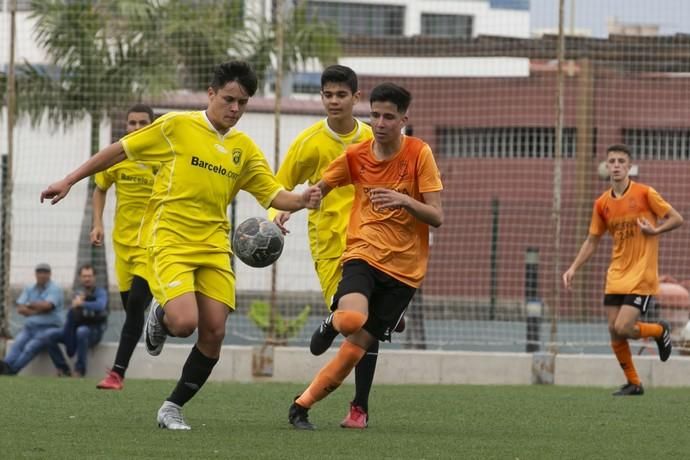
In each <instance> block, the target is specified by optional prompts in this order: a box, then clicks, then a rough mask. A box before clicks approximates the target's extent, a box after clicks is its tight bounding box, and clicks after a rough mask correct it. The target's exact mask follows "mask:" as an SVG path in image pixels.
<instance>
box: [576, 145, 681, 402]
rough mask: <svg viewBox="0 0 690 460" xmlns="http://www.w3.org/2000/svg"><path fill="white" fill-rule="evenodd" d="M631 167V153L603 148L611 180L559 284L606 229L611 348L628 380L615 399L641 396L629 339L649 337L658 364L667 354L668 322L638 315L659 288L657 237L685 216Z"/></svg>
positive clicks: (606, 302) (606, 299) (623, 147)
mask: <svg viewBox="0 0 690 460" xmlns="http://www.w3.org/2000/svg"><path fill="white" fill-rule="evenodd" d="M631 165H632V161H631V153H630V149H629V148H628V147H627V146H626V145H622V144H617V145H612V146H610V147H609V148H608V149H607V151H606V169H607V171H608V173H609V176H610V178H611V188H609V189H608V190H607V191H605V192H604V193H603V194H602V195H601V196H600V197H599V198H598V199H597V200H596V201H595V202H594V209H593V210H592V221H591V224H590V226H589V236H588V237H587V239H586V240H585V242H584V243H583V244H582V247H581V248H580V251H579V252H578V254H577V256H576V257H575V260H574V261H573V263H572V265H571V266H570V268H568V270H567V271H566V272H565V273H564V274H563V284H564V285H565V287H566V288H567V289H570V286H571V284H572V280H573V277H574V276H575V272H576V271H577V269H578V268H580V266H582V264H584V263H585V262H586V261H587V260H588V259H589V258H590V257H591V256H592V254H594V251H595V250H596V248H597V246H598V245H599V241H600V239H601V236H602V235H603V234H604V233H606V232H607V231H608V232H609V233H610V234H611V237H612V238H613V248H612V251H611V264H610V265H609V269H608V272H607V274H606V290H605V295H604V307H605V309H606V314H607V317H608V327H609V335H610V336H611V348H612V349H613V352H614V354H615V355H616V358H617V359H618V362H619V363H620V365H621V368H623V372H624V373H625V377H626V378H627V380H628V382H627V383H626V384H625V385H623V386H622V387H621V388H620V389H619V390H618V391H616V392H615V393H613V395H614V396H635V395H642V394H643V393H644V389H643V388H642V382H641V381H640V376H639V375H638V374H637V370H636V369H635V365H634V364H633V360H632V353H631V352H630V345H629V344H628V340H629V339H639V338H643V337H653V338H654V339H655V340H656V343H657V346H658V347H659V358H660V359H661V361H666V360H667V359H668V358H669V356H671V347H672V344H671V328H670V326H669V324H668V322H666V321H659V323H647V322H642V321H640V316H641V315H642V314H643V313H646V312H647V309H648V308H649V307H650V305H651V304H652V296H654V295H656V293H657V291H658V289H659V275H658V259H659V255H658V254H659V237H658V235H661V234H662V233H665V232H668V231H671V230H673V229H674V228H677V227H679V226H680V225H681V224H682V223H683V217H682V216H681V215H680V214H678V212H677V211H676V210H675V209H673V207H671V205H670V204H668V203H667V202H666V201H664V199H663V198H662V197H661V195H659V193H657V191H656V190H654V189H653V188H652V187H649V186H647V185H643V184H640V183H637V182H633V181H631V180H630V177H629V176H628V173H629V172H630V167H631ZM659 219H663V222H660V221H659Z"/></svg>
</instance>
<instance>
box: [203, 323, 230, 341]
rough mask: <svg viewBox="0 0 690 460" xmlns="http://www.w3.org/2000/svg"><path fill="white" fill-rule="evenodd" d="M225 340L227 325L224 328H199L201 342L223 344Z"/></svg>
mask: <svg viewBox="0 0 690 460" xmlns="http://www.w3.org/2000/svg"><path fill="white" fill-rule="evenodd" d="M224 338H225V323H223V325H222V326H212V327H208V326H204V327H199V340H201V341H203V342H205V343H209V344H211V343H223V339H224Z"/></svg>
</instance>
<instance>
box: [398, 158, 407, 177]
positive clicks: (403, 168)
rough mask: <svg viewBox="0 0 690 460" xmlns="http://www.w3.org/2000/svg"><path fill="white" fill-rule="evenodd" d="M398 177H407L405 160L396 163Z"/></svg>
mask: <svg viewBox="0 0 690 460" xmlns="http://www.w3.org/2000/svg"><path fill="white" fill-rule="evenodd" d="M398 176H400V178H401V179H402V178H403V177H405V176H407V160H400V161H399V162H398Z"/></svg>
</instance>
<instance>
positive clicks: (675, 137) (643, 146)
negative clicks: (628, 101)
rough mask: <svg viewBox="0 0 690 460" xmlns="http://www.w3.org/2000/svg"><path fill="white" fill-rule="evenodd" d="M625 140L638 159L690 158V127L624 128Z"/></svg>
mask: <svg viewBox="0 0 690 460" xmlns="http://www.w3.org/2000/svg"><path fill="white" fill-rule="evenodd" d="M623 142H624V143H625V144H626V145H628V146H629V147H630V148H631V149H632V153H633V158H634V159H636V160H638V159H639V160H687V159H690V129H687V128H675V129H637V128H635V129H629V128H628V129H626V128H624V129H623Z"/></svg>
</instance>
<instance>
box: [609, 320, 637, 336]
mask: <svg viewBox="0 0 690 460" xmlns="http://www.w3.org/2000/svg"><path fill="white" fill-rule="evenodd" d="M614 333H615V334H616V335H617V336H618V337H621V338H631V337H633V335H634V333H635V327H634V326H633V325H630V324H624V323H621V324H618V323H617V324H616V325H614Z"/></svg>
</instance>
